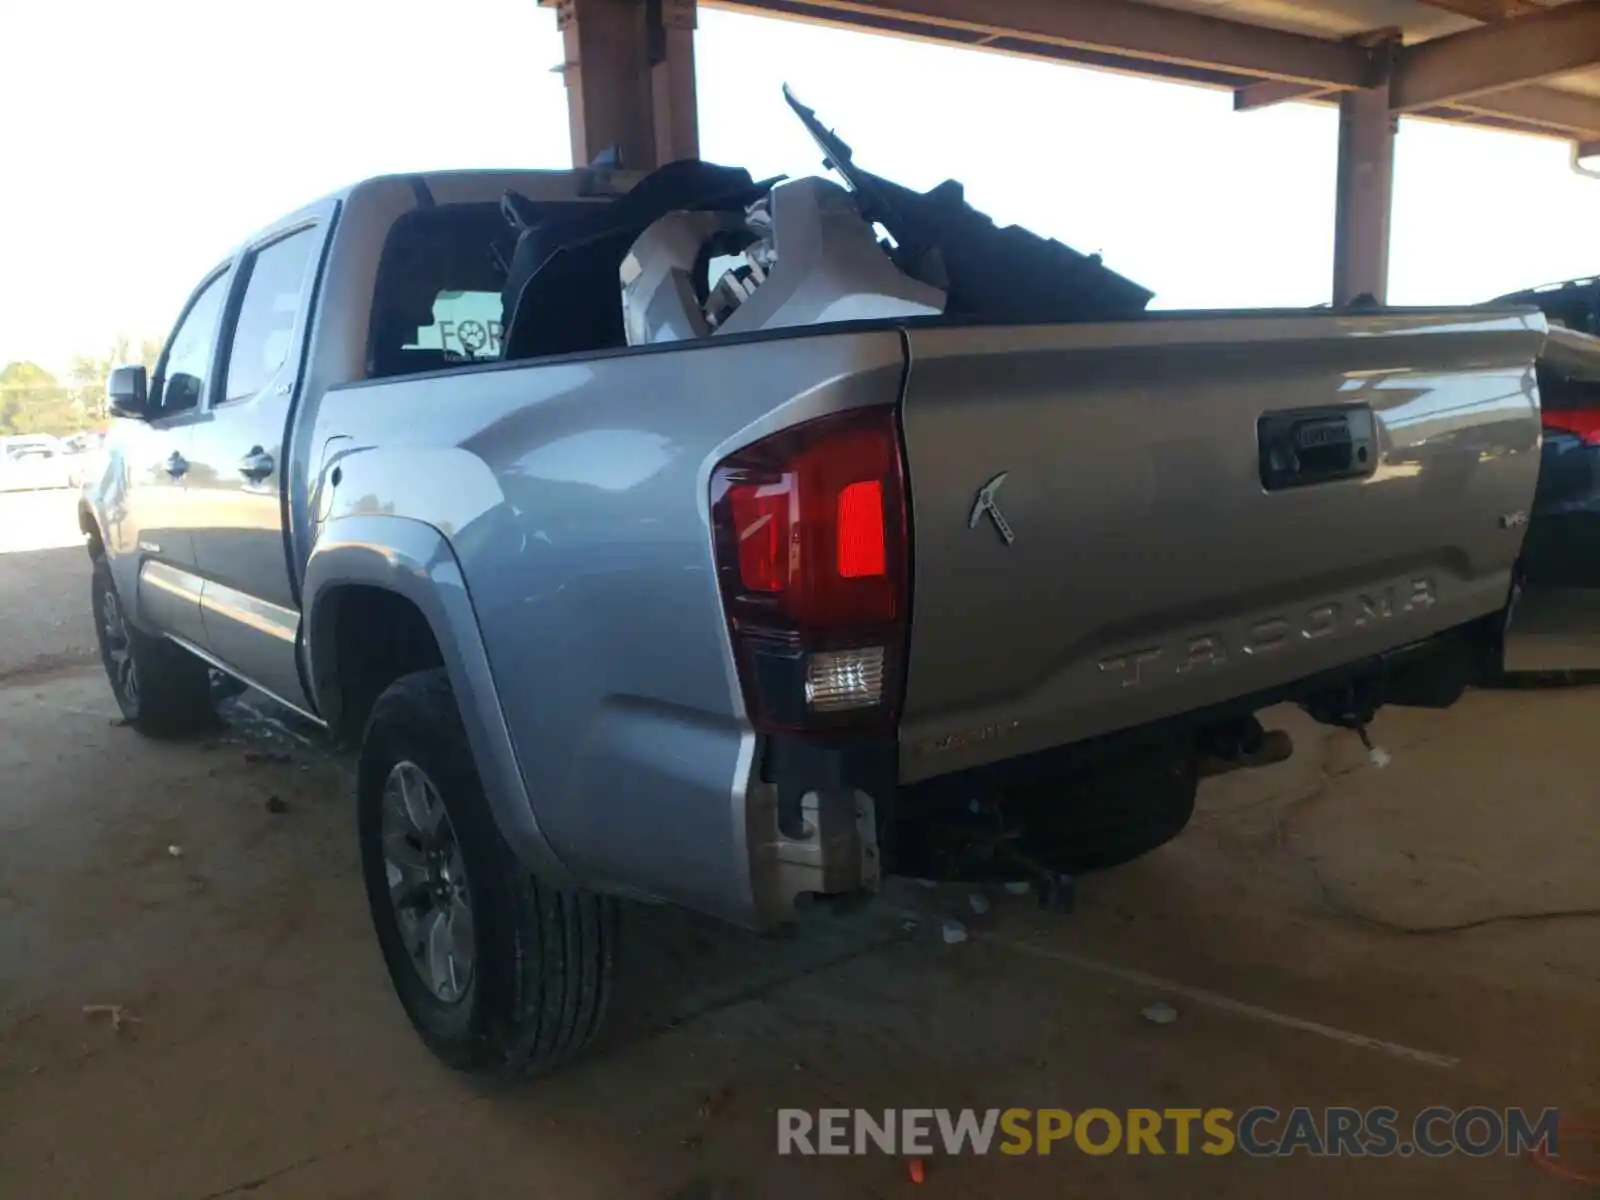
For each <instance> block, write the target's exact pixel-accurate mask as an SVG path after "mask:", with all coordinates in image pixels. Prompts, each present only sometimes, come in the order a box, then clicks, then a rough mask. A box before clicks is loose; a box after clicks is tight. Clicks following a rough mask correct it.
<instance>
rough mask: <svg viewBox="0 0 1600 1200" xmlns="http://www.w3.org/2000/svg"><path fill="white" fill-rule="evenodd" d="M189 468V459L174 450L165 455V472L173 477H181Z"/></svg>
mask: <svg viewBox="0 0 1600 1200" xmlns="http://www.w3.org/2000/svg"><path fill="white" fill-rule="evenodd" d="M188 469H189V460H188V459H186V458H184V456H183V455H181V454H179V453H178V452H177V451H176V450H174V451H173V452H172V453H171V454H169V455H167V474H168V475H170V476H172V477H173V478H174V479H181V478H182V477H183V475H184V473H185V472H186V471H188Z"/></svg>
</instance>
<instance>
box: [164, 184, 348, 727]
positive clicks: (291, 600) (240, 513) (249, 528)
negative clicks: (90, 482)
mask: <svg viewBox="0 0 1600 1200" xmlns="http://www.w3.org/2000/svg"><path fill="white" fill-rule="evenodd" d="M325 235H326V225H325V224H318V223H316V220H315V217H314V216H313V217H311V218H310V219H305V220H301V221H300V223H299V224H294V223H293V222H291V223H290V226H289V228H287V229H280V230H279V231H278V232H276V233H274V234H273V235H271V237H270V238H269V239H268V240H265V241H263V242H261V243H258V244H257V245H256V246H255V247H254V248H252V249H251V250H250V252H249V253H248V254H246V256H245V257H244V259H243V261H242V262H241V265H240V270H239V277H238V281H237V282H236V283H235V284H234V287H233V300H232V302H231V303H230V305H229V317H228V319H226V320H225V321H224V323H223V324H224V333H223V339H222V340H223V346H222V354H221V355H220V356H219V357H220V360H221V362H222V364H223V366H222V373H221V376H220V378H219V383H218V387H217V389H216V390H215V392H214V393H213V397H212V401H211V404H210V406H209V408H208V410H207V412H206V413H205V414H204V416H203V418H202V419H201V420H200V421H199V422H197V423H196V425H195V428H194V441H193V445H192V449H191V455H190V457H191V459H192V462H191V465H190V471H189V485H188V487H189V492H188V500H189V504H190V508H191V513H192V520H191V528H192V530H193V534H194V553H195V561H196V563H197V564H198V567H199V571H200V574H201V575H202V576H203V577H204V579H205V589H204V594H203V596H202V598H201V611H202V615H203V619H204V624H205V634H206V642H205V644H206V647H207V649H208V650H210V652H211V653H212V654H213V655H215V656H216V658H217V659H218V660H219V661H220V662H223V663H225V664H226V665H227V666H228V667H230V668H231V669H233V670H234V671H235V672H237V673H238V674H239V675H241V676H242V677H244V678H245V679H247V680H249V681H250V682H252V683H254V684H256V685H257V686H258V687H260V688H263V689H264V690H266V691H267V692H270V693H271V694H273V695H275V696H277V697H278V698H279V699H280V700H284V701H286V702H287V703H289V704H291V705H293V706H295V707H297V708H302V709H309V708H310V705H309V703H308V700H307V698H306V694H305V689H304V687H303V686H302V684H301V679H300V672H299V668H298V664H297V652H296V643H297V638H298V635H299V628H300V613H299V604H298V600H297V597H296V594H295V588H294V581H293V576H292V574H291V571H290V564H289V553H288V548H287V545H286V542H285V539H284V524H283V521H284V517H283V512H284V509H283V500H284V495H283V487H284V478H285V476H286V474H287V472H288V456H289V454H290V453H291V445H290V438H289V431H288V426H289V417H290V413H291V411H292V409H293V407H294V398H295V390H296V387H297V385H298V380H299V376H300V368H301V357H302V347H303V344H304V342H305V313H306V312H307V311H309V308H310V299H311V289H312V284H313V281H314V279H315V276H316V268H317V264H318V262H319V260H320V258H321V249H322V244H323V239H324V237H325Z"/></svg>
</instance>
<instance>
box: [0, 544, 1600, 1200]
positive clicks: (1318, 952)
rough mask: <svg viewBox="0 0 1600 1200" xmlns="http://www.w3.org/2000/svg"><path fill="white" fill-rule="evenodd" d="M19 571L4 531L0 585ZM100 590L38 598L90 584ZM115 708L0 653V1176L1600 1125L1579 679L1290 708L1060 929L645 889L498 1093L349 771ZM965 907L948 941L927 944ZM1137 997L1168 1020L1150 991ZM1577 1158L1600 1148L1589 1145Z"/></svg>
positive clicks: (241, 737) (1598, 984) (809, 1161)
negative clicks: (1546, 1121) (409, 1012)
mask: <svg viewBox="0 0 1600 1200" xmlns="http://www.w3.org/2000/svg"><path fill="white" fill-rule="evenodd" d="M0 524H3V523H0ZM77 553H79V554H81V550H78V551H77ZM24 561H25V552H23V553H19V554H14V555H7V554H0V594H6V595H10V594H13V593H10V592H5V591H4V589H6V588H20V587H22V586H23V585H22V584H21V583H19V582H18V581H17V580H15V579H12V580H11V581H10V582H7V581H6V577H7V574H8V573H10V574H13V575H14V574H15V567H16V565H17V564H20V563H22V562H24ZM82 582H83V580H82V577H81V574H80V575H79V577H77V578H75V579H74V580H72V582H71V589H72V590H71V594H70V595H67V594H65V593H64V594H63V595H62V596H60V597H58V598H57V599H55V600H52V601H50V603H51V604H53V605H55V606H56V607H58V608H60V609H61V610H62V612H63V613H64V612H65V610H66V606H67V605H69V604H77V603H81V595H80V594H79V593H81V590H82V589H81V586H80V585H81V584H82ZM39 586H42V585H39V584H38V583H37V576H35V577H34V582H33V583H30V584H29V585H28V589H29V591H30V594H31V595H32V596H33V598H34V601H35V602H40V603H42V602H43V596H42V594H41V593H39V592H38V591H37V587H39ZM14 615H15V614H14V612H13V611H12V610H10V609H7V610H6V611H5V620H6V622H7V624H6V630H7V637H6V638H5V639H3V640H4V641H6V642H9V641H11V630H13V629H14V628H18V627H17V626H13V625H12V623H11V622H12V620H13V617H14ZM36 627H38V628H43V626H36ZM40 646H41V647H42V648H39V647H35V648H34V649H33V651H31V652H32V653H34V656H35V657H37V656H38V655H39V654H46V653H61V654H62V656H63V658H70V655H69V654H67V653H66V652H64V651H55V650H52V649H51V648H50V647H49V646H48V645H45V644H43V643H41V644H40ZM8 652H10V651H8ZM80 657H81V656H80ZM115 715H116V714H115V707H114V705H113V703H112V701H111V698H110V695H109V692H108V691H107V688H106V686H105V684H104V681H103V679H102V678H101V676H100V674H99V671H98V667H94V666H83V665H70V663H69V664H68V665H63V666H58V667H55V668H48V667H44V668H37V669H30V670H29V671H27V672H25V673H22V674H20V675H13V676H12V677H11V678H10V679H9V680H0V1196H4V1197H7V1198H9V1197H19V1198H22V1197H27V1198H29V1200H33V1198H35V1197H40V1198H54V1197H76V1196H82V1197H95V1198H97V1200H100V1198H104V1197H109V1196H115V1197H118V1198H119V1200H120V1198H127V1200H138V1198H142V1197H162V1198H167V1197H172V1198H177V1200H214V1198H217V1197H234V1196H245V1195H248V1196H250V1197H252V1198H262V1200H267V1198H271V1200H277V1198H281V1197H346V1198H352V1200H353V1198H355V1197H390V1196H393V1197H423V1198H426V1197H447V1196H448V1197H500V1196H505V1197H511V1196H517V1197H528V1196H534V1197H540V1198H545V1197H550V1198H561V1200H564V1198H568V1197H571V1198H575V1200H584V1198H587V1197H595V1198H597V1200H598V1198H604V1200H631V1198H633V1197H638V1198H640V1200H666V1198H669V1197H676V1198H679V1200H690V1198H696V1200H733V1198H736V1197H750V1198H763V1200H764V1198H767V1197H773V1198H778V1200H783V1198H787V1197H802V1196H804V1197H813V1196H829V1197H834V1196H837V1197H892V1196H899V1195H906V1194H912V1189H913V1188H914V1187H915V1186H916V1185H914V1184H913V1183H911V1182H910V1181H909V1179H908V1177H907V1170H906V1164H905V1163H904V1162H902V1161H899V1160H895V1159H890V1158H887V1157H883V1156H878V1155H873V1156H867V1157H862V1158H821V1157H818V1158H795V1157H788V1158H780V1157H779V1156H778V1155H777V1153H776V1123H775V1110H776V1109H777V1108H780V1107H798V1108H810V1109H817V1108H825V1107H864V1108H872V1109H881V1108H884V1107H891V1106H892V1107H913V1106H920V1107H947V1108H959V1107H964V1106H973V1107H978V1108H987V1107H991V1106H994V1107H1002V1108H1004V1107H1011V1106H1019V1107H1030V1108H1040V1107H1057V1106H1059V1107H1063V1108H1068V1109H1074V1110H1081V1109H1083V1108H1086V1107H1091V1106H1099V1107H1106V1108H1111V1109H1114V1110H1115V1109H1124V1108H1128V1107H1152V1108H1157V1109H1161V1108H1170V1107H1175V1106H1193V1107H1215V1106H1224V1107H1229V1108H1232V1109H1234V1110H1236V1111H1241V1110H1243V1109H1245V1108H1248V1107H1250V1106H1252V1105H1256V1104H1271V1105H1274V1106H1275V1107H1278V1108H1279V1109H1284V1110H1286V1109H1288V1108H1291V1107H1293V1106H1295V1105H1302V1104H1303V1105H1311V1106H1321V1105H1327V1104H1347V1105H1353V1106H1357V1107H1366V1106H1369V1105H1380V1104H1384V1105H1391V1106H1393V1107H1395V1108H1397V1109H1399V1110H1400V1112H1401V1113H1403V1114H1407V1115H1409V1114H1412V1113H1415V1112H1417V1111H1419V1110H1420V1109H1422V1108H1424V1107H1426V1106H1429V1105H1433V1104H1440V1105H1449V1106H1452V1107H1455V1108H1464V1107H1466V1106H1468V1105H1472V1104H1484V1105H1489V1106H1492V1107H1496V1108H1504V1107H1506V1106H1510V1105H1523V1106H1527V1107H1530V1108H1533V1109H1536V1110H1537V1109H1542V1108H1544V1107H1546V1106H1558V1107H1560V1108H1561V1109H1562V1111H1563V1114H1564V1115H1565V1116H1566V1117H1568V1118H1569V1119H1572V1120H1578V1121H1591V1122H1592V1121H1595V1120H1600V919H1597V916H1596V914H1597V913H1600V871H1597V869H1596V868H1597V866H1600V794H1597V786H1596V783H1595V775H1594V772H1593V768H1592V762H1593V759H1592V758H1591V754H1592V751H1593V746H1594V743H1595V736H1594V732H1593V731H1594V730H1595V729H1596V728H1600V691H1597V690H1576V691H1567V692H1514V693H1476V694H1473V695H1471V696H1469V697H1468V699H1467V700H1466V701H1465V702H1463V703H1462V704H1461V705H1459V706H1458V707H1457V708H1455V709H1453V710H1451V711H1450V712H1447V713H1427V712H1415V711H1391V712H1389V713H1386V714H1385V715H1384V716H1383V717H1381V718H1380V720H1379V722H1378V724H1377V726H1376V727H1375V735H1376V738H1377V740H1378V742H1379V743H1380V744H1381V745H1382V746H1383V747H1384V748H1385V749H1386V750H1388V751H1389V753H1390V754H1391V755H1392V761H1391V762H1390V763H1389V765H1388V766H1387V767H1384V768H1382V769H1379V768H1376V767H1374V766H1373V765H1372V764H1371V763H1370V762H1369V761H1368V759H1367V757H1366V754H1365V752H1364V751H1363V750H1362V748H1361V747H1360V745H1359V743H1358V742H1357V741H1356V740H1355V738H1354V737H1352V736H1351V735H1348V734H1344V733H1334V732H1329V731H1324V730H1320V729H1317V728H1316V727H1314V726H1312V725H1310V723H1309V722H1307V721H1306V720H1305V719H1304V718H1303V717H1301V716H1300V715H1299V714H1298V713H1294V712H1282V713H1274V714H1273V716H1274V717H1275V718H1277V719H1278V721H1277V723H1279V724H1280V725H1282V726H1283V727H1285V728H1288V729H1290V730H1291V732H1292V733H1293V734H1294V736H1295V737H1296V740H1297V745H1298V747H1299V749H1298V750H1297V752H1296V754H1295V756H1294V757H1293V758H1292V759H1291V760H1290V761H1289V762H1287V763H1284V764H1281V765H1279V766H1276V767H1271V768H1266V769H1263V770H1260V771H1255V772H1248V773H1243V774H1239V775H1234V776H1229V777H1226V778H1224V779H1219V780H1215V781H1211V782H1209V783H1207V784H1206V785H1205V788H1204V792H1203V795H1202V803H1201V811H1200V813H1199V814H1198V816H1197V818H1196V820H1195V822H1194V824H1193V825H1192V826H1191V827H1190V829H1189V830H1188V831H1187V832H1186V833H1185V834H1184V835H1183V836H1182V837H1181V838H1179V839H1178V840H1177V841H1176V842H1174V843H1173V844H1172V845H1170V846H1168V847H1165V848H1164V849H1162V850H1161V851H1159V852H1157V853H1156V854H1153V855H1151V856H1149V857H1147V858H1146V859H1144V860H1141V861H1140V862H1137V863H1134V864H1131V865H1130V866H1128V867H1125V868H1122V869H1120V870H1117V871H1112V872H1107V873H1105V874H1102V875H1098V876H1094V877H1091V878H1087V879H1085V880H1083V881H1081V886H1080V896H1079V906H1078V910H1077V911H1076V912H1075V913H1073V914H1072V915H1069V916H1057V915H1051V914H1047V913H1043V912H1040V911H1039V910H1038V909H1037V908H1036V907H1034V906H1033V905H1032V904H1031V903H1030V901H1029V899H1028V898H1026V897H1014V896H1008V895H1005V894H1003V893H1002V894H998V895H995V896H994V897H993V907H992V910H991V911H989V912H988V913H986V914H983V915H977V914H975V913H973V912H972V911H971V909H970V907H969V900H968V891H967V890H966V889H962V888H958V887H954V886H946V887H943V888H939V889H935V890H928V889H922V888H919V887H915V886H911V885H910V884H898V885H896V886H895V887H894V888H892V889H891V890H890V893H889V895H887V896H886V897H885V898H884V899H883V900H882V901H880V902H877V903H875V904H874V905H872V906H870V907H868V908H866V909H864V910H860V911H857V912H855V913H852V914H835V913H831V912H827V911H821V912H814V913H812V914H810V915H809V916H808V919H807V921H806V923H805V925H804V926H803V927H802V928H801V929H800V930H799V931H797V932H796V934H795V935H794V936H791V937H788V938H781V939H769V940H763V939H757V938H753V937H750V936H747V935H744V934H740V933H734V932H729V931H725V930H721V929H718V928H713V927H710V926H707V925H705V924H703V923H701V922H699V921H696V920H693V919H691V918H688V917H686V916H684V915H682V914H677V913H674V912H671V911H668V910H651V909H637V910H630V911H629V913H628V914H627V917H626V919H625V925H624V933H625V935H626V940H625V943H624V960H623V969H622V979H621V982H620V986H619V988H618V991H617V1000H616V1004H615V1006H614V1012H613V1018H614V1019H613V1022H612V1025H611V1028H610V1031H609V1033H608V1034H607V1035H606V1036H605V1037H604V1039H603V1042H602V1044H601V1045H600V1046H599V1047H598V1048H597V1049H596V1051H595V1052H594V1053H592V1054H591V1055H590V1056H588V1057H587V1058H585V1059H584V1060H582V1061H581V1062H579V1063H578V1064H576V1065H574V1066H573V1067H571V1068H569V1069H567V1070H564V1071H562V1072H560V1073H558V1074H556V1075H554V1076H551V1077H548V1078H545V1079H542V1080H537V1081H533V1082H529V1083H525V1084H521V1085H518V1086H513V1087H485V1086H481V1085H474V1084H471V1083H469V1082H467V1081H464V1080H462V1079H460V1078H459V1077H457V1076H455V1075H453V1074H451V1073H450V1072H449V1071H447V1070H446V1069H444V1068H442V1067H440V1066H439V1065H437V1064H436V1063H435V1062H434V1060H432V1059H431V1058H430V1057H429V1056H428V1055H427V1053H426V1052H425V1051H424V1050H423V1049H422V1047H421V1045H420V1043H419V1042H418V1041H417V1040H416V1038H415V1037H414V1036H413V1034H412V1032H411V1030H410V1028H409V1027H408V1026H407V1024H406V1022H405V1019H404V1016H403V1015H402V1013H401V1010H400V1008H399V1005H398V1004H397V1003H396V1001H395V1000H394V999H393V997H392V995H391V993H390V990H389V985H388V982H387V979H386V977H385V975H384V973H383V967H382V964H381V962H380V959H379V956H378V953H377V950H376V948H375V946H374V944H373V940H372V938H371V936H370V933H369V928H368V920H367V915H366V912H365V903H364V899H363V896H362V893H361V888H360V883H359V879H358V875H357V869H356V850H355V837H354V820H353V812H352V806H351V804H350V800H349V781H348V768H347V765H346V764H345V763H344V762H343V761H341V760H340V759H338V758H336V757H332V756H329V755H328V754H326V753H324V752H322V751H320V750H318V749H317V748H315V747H305V746H301V745H299V744H297V743H296V744H290V743H284V742H282V741H281V739H280V741H279V742H278V743H277V748H279V749H284V748H286V749H287V750H288V759H289V760H288V761H286V762H283V761H273V760H267V761H261V760H260V759H259V756H256V758H255V760H252V758H251V757H247V756H249V755H251V754H252V752H253V751H256V750H259V749H260V748H261V743H260V742H259V741H258V740H257V739H258V738H259V737H260V736H262V734H263V727H262V726H261V725H259V724H258V723H257V724H251V723H249V722H248V721H246V722H244V723H242V724H241V723H239V721H237V720H236V723H235V725H234V726H232V727H228V728H225V729H223V730H222V731H221V732H220V733H219V734H218V735H217V736H216V737H214V738H211V739H209V740H196V741H191V742H187V743H181V744H159V743H152V742H149V741H145V740H143V739H141V738H140V737H138V736H137V735H135V734H134V733H133V732H132V731H131V730H128V729H125V728H121V727H119V726H118V725H117V724H116V723H115V721H114V717H115ZM245 715H246V716H248V711H246V713H245ZM266 732H267V733H270V732H271V731H270V730H267V731H266ZM273 797H277V799H278V801H279V802H278V803H277V804H272V805H270V806H269V801H270V800H271V799H272V798H273ZM275 810H278V811H275ZM946 916H951V917H959V919H960V920H961V921H963V922H964V924H965V926H966V928H967V929H968V931H969V932H970V935H971V936H970V938H969V939H968V940H967V941H965V942H964V943H961V944H957V945H947V944H945V942H944V941H943V939H942V938H941V936H940V926H941V921H942V919H943V918H944V917H946ZM913 922H914V925H912V924H911V923H913ZM908 925H911V927H909V928H908ZM1156 1001H1164V1002H1166V1003H1168V1004H1170V1005H1171V1006H1172V1007H1173V1008H1174V1009H1175V1010H1176V1013H1177V1018H1176V1020H1175V1021H1174V1022H1172V1023H1171V1024H1167V1025H1157V1024H1153V1023H1151V1022H1149V1021H1147V1020H1145V1019H1143V1018H1142V1017H1141V1010H1143V1009H1145V1008H1146V1007H1147V1006H1149V1005H1150V1004H1152V1003H1153V1002H1156ZM101 1005H108V1006H109V1005H115V1006H120V1010H119V1011H120V1016H121V1018H122V1024H121V1027H120V1029H119V1028H116V1027H115V1025H114V1022H113V1020H112V1017H111V1015H110V1014H109V1013H106V1012H101V1011H96V1010H95V1009H94V1007H93V1006H101ZM86 1008H87V1009H89V1011H87V1012H86ZM1564 1149H1565V1151H1566V1153H1565V1154H1564V1155H1563V1160H1564V1161H1567V1162H1569V1163H1571V1164H1572V1165H1583V1166H1584V1168H1585V1169H1587V1170H1595V1171H1600V1146H1585V1145H1582V1144H1575V1143H1574V1142H1573V1141H1572V1140H1571V1139H1568V1141H1567V1142H1566V1143H1565V1144H1564ZM918 1194H924V1195H927V1196H929V1197H973V1198H977V1197H984V1198H988V1197H1002V1196H1003V1197H1016V1198H1031V1197H1039V1198H1041V1200H1042V1198H1044V1197H1051V1198H1057V1197H1107V1196H1119V1197H1134V1198H1144V1197H1162V1198H1172V1197H1185V1198H1188V1197H1195V1198H1200V1197H1267V1196H1284V1195H1304V1196H1308V1197H1339V1196H1354V1195H1360V1196H1361V1197H1363V1198H1364V1200H1365V1198H1373V1197H1389V1196H1432V1195H1443V1194H1452V1195H1456V1196H1460V1197H1479V1196H1482V1197H1490V1196H1493V1197H1505V1196H1517V1197H1529V1198H1533V1200H1537V1198H1539V1197H1546V1196H1548V1197H1552V1198H1555V1197H1562V1196H1576V1195H1581V1194H1584V1189H1583V1188H1582V1187H1581V1186H1580V1185H1576V1184H1572V1183H1562V1182H1558V1181H1556V1180H1554V1179H1551V1178H1549V1177H1547V1176H1546V1175H1545V1174H1544V1173H1543V1172H1541V1171H1540V1170H1539V1169H1538V1168H1537V1167H1536V1166H1535V1165H1534V1164H1532V1163H1530V1162H1529V1161H1527V1160H1526V1159H1524V1158H1508V1157H1504V1156H1495V1157H1491V1158H1485V1159H1473V1158H1467V1157H1464V1156H1454V1157H1451V1158H1446V1159H1438V1160H1428V1159H1423V1158H1420V1157H1417V1158H1392V1159H1384V1160H1381V1161H1379V1160H1360V1159H1349V1158H1344V1159H1320V1160H1313V1159H1310V1158H1308V1157H1307V1156H1305V1155H1304V1154H1299V1155H1296V1156H1294V1157H1291V1158H1286V1159H1277V1160H1259V1159H1250V1158H1248V1157H1246V1156H1244V1155H1239V1154H1235V1155H1230V1156H1225V1157H1208V1156H1202V1155H1199V1154H1192V1155H1188V1156H1178V1155H1172V1154H1169V1155H1167V1156H1164V1157H1154V1156H1150V1155H1148V1154H1146V1155H1142V1156H1127V1155H1114V1156H1109V1157H1090V1156H1087V1155H1084V1154H1082V1153H1079V1152H1078V1151H1076V1150H1073V1149H1070V1148H1068V1147H1066V1146H1065V1145H1064V1146H1062V1147H1058V1148H1057V1149H1056V1152H1055V1153H1054V1154H1052V1155H1051V1156H1049V1157H1038V1156H1031V1157H1025V1158H1008V1157H1003V1156H1000V1155H997V1154H991V1155H989V1156H987V1157H982V1158H979V1157H962V1158H949V1157H935V1158H932V1159H930V1160H929V1162H928V1164H927V1180H926V1183H925V1184H924V1185H922V1187H921V1189H920V1191H919V1193H918Z"/></svg>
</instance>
